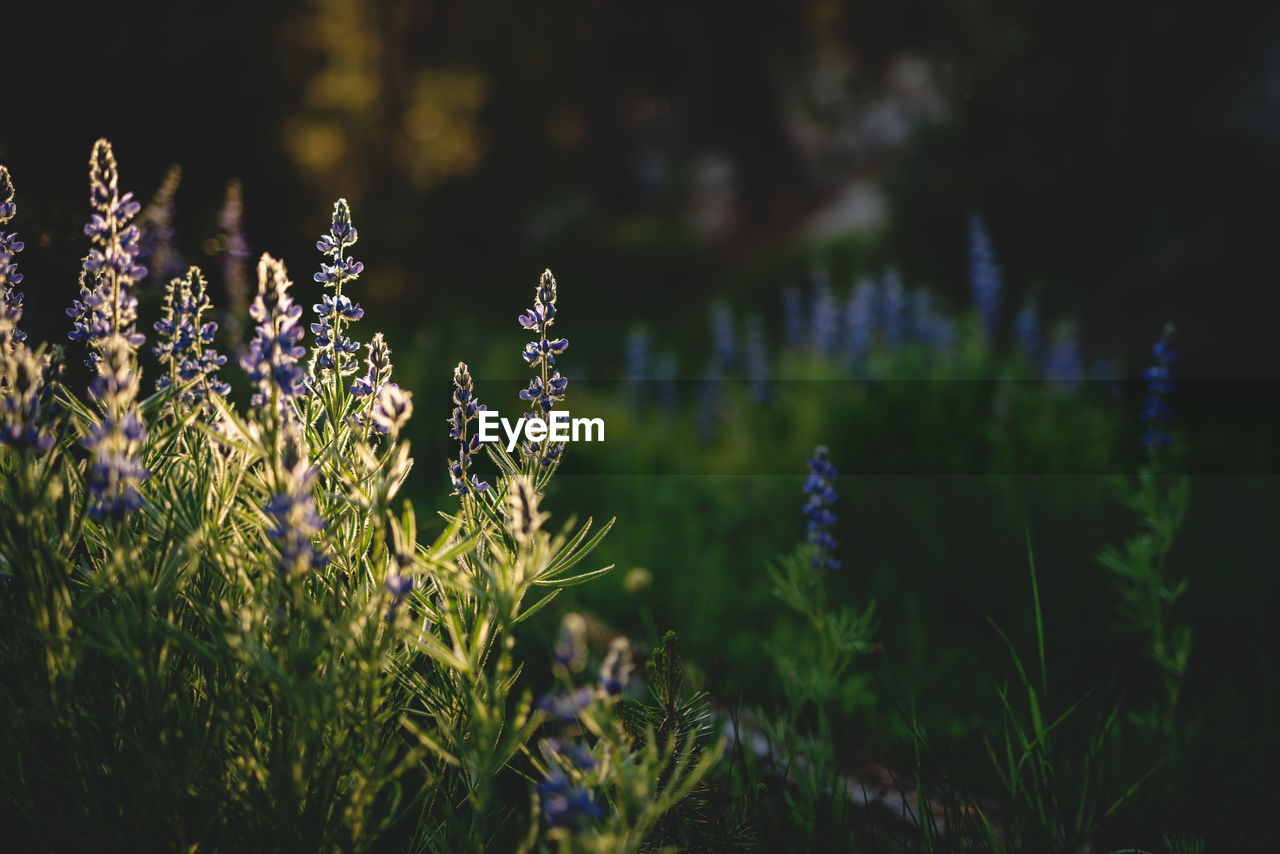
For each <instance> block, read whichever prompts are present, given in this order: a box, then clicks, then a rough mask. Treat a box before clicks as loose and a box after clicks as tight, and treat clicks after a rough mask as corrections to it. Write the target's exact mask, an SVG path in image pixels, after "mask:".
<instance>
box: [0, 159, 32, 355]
mask: <svg viewBox="0 0 1280 854" xmlns="http://www.w3.org/2000/svg"><path fill="white" fill-rule="evenodd" d="M13 196H14V192H13V181H12V180H11V179H10V178H9V170H8V169H6V168H5V167H4V166H0V225H4V224H5V223H7V222H8V221H9V220H11V219H13V217H14V215H15V214H16V213H17V212H18V207H17V205H16V204H15V203H14V201H13ZM24 245H25V244H23V242H22V241H21V240H19V239H18V235H17V234H14V233H13V232H6V231H0V351H6V352H7V351H8V350H9V349H10V348H11V346H12V345H13V344H21V343H22V342H23V341H25V340H26V338H27V335H26V333H25V332H23V331H22V330H21V329H19V328H18V324H19V323H20V322H21V321H22V292H21V291H16V290H14V285H18V284H21V283H22V274H21V273H19V272H18V263H17V261H15V260H14V256H15V255H17V254H18V253H19V252H21V251H22V249H23V247H24ZM0 355H2V354H0Z"/></svg>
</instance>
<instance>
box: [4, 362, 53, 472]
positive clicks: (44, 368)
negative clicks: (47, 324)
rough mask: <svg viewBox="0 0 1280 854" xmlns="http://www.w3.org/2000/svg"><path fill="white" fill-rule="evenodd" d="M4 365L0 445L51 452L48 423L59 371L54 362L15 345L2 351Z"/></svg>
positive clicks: (50, 435) (51, 442)
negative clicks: (56, 372) (54, 379)
mask: <svg viewBox="0 0 1280 854" xmlns="http://www.w3.org/2000/svg"><path fill="white" fill-rule="evenodd" d="M0 366H2V368H3V372H2V374H0V375H2V376H3V378H4V381H3V382H2V383H0V445H8V446H10V447H13V448H32V449H34V450H35V451H37V452H39V453H45V452H47V451H48V450H49V449H50V448H52V447H53V434H52V433H51V432H50V430H49V423H48V422H49V417H48V416H49V408H50V403H51V398H52V395H51V387H52V382H51V380H52V377H53V374H54V372H55V369H56V367H55V365H54V363H53V361H52V359H50V357H49V356H48V355H45V354H42V353H41V354H37V353H35V352H32V351H31V350H29V349H28V348H26V347H25V346H21V345H13V346H11V348H10V349H8V350H7V351H6V352H0Z"/></svg>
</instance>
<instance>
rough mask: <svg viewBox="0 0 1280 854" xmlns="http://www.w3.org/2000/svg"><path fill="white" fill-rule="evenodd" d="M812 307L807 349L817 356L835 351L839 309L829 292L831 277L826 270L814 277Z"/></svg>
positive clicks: (833, 295)
mask: <svg viewBox="0 0 1280 854" xmlns="http://www.w3.org/2000/svg"><path fill="white" fill-rule="evenodd" d="M813 278H814V292H813V305H812V306H811V309H810V319H809V349H810V350H812V351H813V353H814V354H815V355H818V356H830V355H831V354H832V353H834V352H835V351H836V347H837V344H838V338H839V333H840V307H839V304H838V303H837V302H836V297H835V294H833V293H832V292H831V276H830V275H829V274H828V273H827V271H826V270H819V271H818V273H817V274H816V275H814V277H813Z"/></svg>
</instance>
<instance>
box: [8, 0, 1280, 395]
mask: <svg viewBox="0 0 1280 854" xmlns="http://www.w3.org/2000/svg"><path fill="white" fill-rule="evenodd" d="M3 39H4V50H3V55H4V60H3V67H4V85H3V97H2V100H0V110H2V112H0V159H2V160H3V161H4V162H5V163H6V164H7V165H9V167H10V169H11V170H12V172H13V174H14V179H15V181H16V183H17V186H18V192H19V204H20V205H21V206H22V207H21V210H22V218H21V219H20V220H19V221H18V222H17V223H15V225H19V224H20V226H21V227H20V229H19V230H20V231H21V232H22V233H23V234H24V236H26V237H27V239H28V240H29V241H30V242H31V243H33V244H35V245H34V246H32V247H31V248H29V249H28V251H27V253H26V254H25V255H24V256H23V258H22V262H23V268H24V270H26V271H27V275H28V283H29V285H28V288H27V290H28V301H29V308H28V321H27V322H28V324H29V325H30V324H33V323H34V324H35V325H36V327H37V330H38V331H50V330H51V328H52V327H51V326H50V318H51V317H53V316H56V315H57V314H58V313H59V310H60V307H61V306H62V305H63V304H64V303H65V302H66V299H67V295H68V283H69V281H70V280H71V279H72V277H73V273H74V267H75V263H76V259H77V258H78V257H79V255H80V253H82V252H83V251H84V247H83V245H82V244H83V239H82V237H81V235H80V233H79V226H80V224H81V220H83V219H84V216H85V210H84V204H83V202H84V198H83V196H84V176H83V174H82V172H83V169H82V168H81V167H82V165H83V161H85V159H86V157H87V153H88V151H89V148H90V146H91V144H92V142H93V140H94V139H95V138H96V137H98V136H106V137H108V138H110V139H111V140H112V141H113V142H114V144H115V147H116V152H117V155H118V156H119V158H120V161H121V174H122V179H123V182H124V185H125V186H126V187H127V188H130V189H133V190H134V191H135V192H136V193H137V194H138V195H139V196H140V197H141V198H143V199H144V200H145V199H146V198H148V197H149V196H150V194H151V193H152V192H153V191H154V189H155V188H156V186H157V185H158V184H159V181H160V178H161V176H162V174H163V171H164V169H165V167H167V166H168V165H169V164H170V163H180V164H182V165H183V166H184V167H185V169H186V174H185V177H184V180H183V184H182V187H181V189H180V191H179V194H178V202H177V210H178V214H177V216H178V221H177V224H178V240H179V245H180V247H182V248H183V250H184V253H185V255H186V257H187V259H188V260H190V261H193V262H200V261H202V260H204V259H202V257H201V256H202V251H203V250H202V247H203V246H204V242H205V240H206V238H208V237H209V236H212V235H213V234H215V233H216V229H215V228H214V217H215V215H216V211H217V208H218V206H219V205H220V203H221V194H222V188H223V187H224V186H225V183H226V182H227V180H229V179H230V178H233V177H238V178H240V179H241V180H242V181H243V182H244V186H245V201H246V221H247V230H248V236H249V239H250V243H251V246H252V248H253V250H254V252H255V253H257V252H260V251H263V250H269V251H272V252H273V253H275V254H277V255H281V256H283V257H284V258H285V260H286V261H289V262H292V264H293V265H294V266H296V267H299V269H301V268H304V267H305V268H306V269H308V270H309V269H310V268H311V267H312V266H314V261H315V259H314V258H312V257H311V256H310V255H309V254H308V253H309V249H310V244H311V242H312V241H313V240H314V236H315V235H316V234H318V233H319V232H320V230H321V229H322V228H323V226H324V223H325V218H324V212H325V211H326V210H327V207H328V205H329V204H331V201H332V199H333V198H334V197H336V196H337V195H339V194H345V195H347V196H348V197H349V198H350V199H351V200H352V203H353V205H354V207H355V211H356V215H357V222H358V224H359V225H360V226H361V229H362V233H363V234H364V235H365V239H364V240H362V242H361V246H360V250H361V252H362V253H363V255H362V257H363V258H364V259H365V260H366V261H367V262H368V264H369V269H370V272H369V274H368V278H367V285H368V288H369V295H368V298H367V300H366V308H368V309H370V311H371V314H372V316H373V317H374V318H380V316H381V317H387V316H390V315H391V314H392V312H393V310H394V312H395V315H396V316H397V317H401V316H405V314H406V313H407V312H409V311H412V312H413V313H414V317H415V319H416V320H417V321H418V322H420V323H422V324H434V325H435V326H436V327H440V326H442V325H443V324H444V322H445V321H446V319H448V318H452V319H455V321H456V318H458V317H459V315H464V316H468V315H469V316H475V317H476V318H477V320H478V321H480V322H482V323H485V324H489V323H492V322H493V321H495V320H498V319H501V320H502V322H505V321H506V315H507V314H508V313H509V312H506V311H504V312H502V313H501V314H490V310H489V307H490V306H491V305H501V306H509V305H512V304H516V303H518V301H519V300H520V299H523V296H522V295H523V293H524V291H526V290H528V289H530V286H531V283H532V281H533V280H534V277H536V275H537V273H538V272H539V270H540V269H541V268H542V267H543V266H547V265H550V266H552V267H553V268H554V269H556V271H557V274H558V275H560V276H561V278H562V280H564V281H565V282H566V283H571V285H570V286H571V287H574V288H575V298H576V300H577V304H576V305H575V306H574V311H575V313H576V314H577V316H578V317H580V318H587V319H590V320H592V321H594V322H596V323H605V322H606V321H607V319H608V318H611V317H614V316H615V315H616V313H617V312H619V311H625V312H627V314H628V316H632V317H636V316H640V317H644V318H647V319H649V320H650V321H652V322H663V323H665V322H670V321H671V320H672V315H675V314H679V313H680V312H682V311H684V310H685V309H686V308H692V307H694V306H699V311H698V316H699V322H701V317H702V316H703V314H702V311H701V309H700V307H701V304H702V302H703V301H704V300H705V298H707V297H709V296H711V295H712V294H717V293H719V294H730V295H732V294H734V293H736V290H735V289H737V288H740V287H742V286H743V282H744V281H746V280H750V279H751V278H752V272H751V271H752V270H753V269H758V268H759V266H760V264H761V262H762V259H763V260H767V259H769V258H771V257H774V255H775V254H776V253H777V252H779V251H783V250H785V249H786V248H787V247H793V246H795V245H797V243H800V244H803V242H804V240H805V236H806V234H807V232H806V231H805V223H806V222H807V218H808V217H810V216H811V215H812V214H813V213H814V212H815V211H817V210H818V209H820V208H821V207H822V206H823V205H824V203H826V202H827V201H829V200H830V199H831V198H832V197H833V196H835V195H836V194H838V192H839V191H840V189H841V188H842V187H844V186H847V184H848V183H849V182H850V181H852V180H857V179H866V178H868V177H869V178H870V179H871V180H873V181H876V182H879V183H880V184H881V186H883V187H887V188H888V191H887V195H886V198H887V201H888V207H887V216H886V218H885V219H884V221H883V225H882V228H883V231H882V232H881V233H882V234H883V240H882V241H881V242H880V243H879V244H878V245H879V247H880V249H879V250H878V251H879V252H881V253H882V257H884V258H886V259H892V260H893V261H894V262H895V263H897V264H898V265H899V266H901V267H902V268H903V269H904V273H905V274H906V275H907V278H908V279H909V280H911V279H915V280H920V281H925V282H928V283H930V284H931V285H932V286H933V287H934V288H935V289H937V290H939V291H941V292H942V293H943V294H945V295H947V296H948V298H949V299H950V302H951V304H952V305H953V306H962V305H964V304H966V296H967V294H966V283H965V279H964V271H965V261H964V259H965V254H964V253H965V245H964V241H965V234H966V232H965V227H964V223H965V218H966V217H967V215H968V214H969V213H972V212H979V213H981V214H983V215H984V216H985V217H986V219H987V220H988V223H989V226H990V230H991V232H992V235H993V239H994V242H995V245H996V248H997V253H998V257H999V258H1000V260H1001V262H1002V265H1003V266H1004V267H1005V271H1006V277H1005V278H1006V283H1007V285H1006V287H1007V293H1008V294H1009V296H1010V303H1009V304H1011V305H1017V304H1019V303H1020V302H1021V299H1022V297H1023V296H1025V295H1027V294H1032V293H1034V294H1035V295H1037V297H1038V300H1039V303H1040V305H1041V307H1042V308H1043V309H1044V310H1045V311H1046V312H1047V313H1052V314H1055V315H1059V316H1074V317H1078V318H1080V320H1081V323H1080V329H1081V334H1082V335H1083V337H1084V339H1085V343H1086V346H1087V347H1090V348H1092V349H1094V350H1096V351H1105V352H1107V353H1108V354H1109V355H1117V356H1121V357H1124V359H1125V363H1126V364H1128V365H1137V364H1139V363H1140V362H1141V360H1142V358H1143V355H1144V354H1143V351H1144V350H1145V349H1146V348H1147V347H1148V346H1149V342H1150V341H1151V340H1152V339H1153V338H1154V337H1155V335H1156V334H1158V330H1159V329H1160V327H1161V326H1162V324H1163V323H1164V321H1165V320H1169V319H1172V320H1174V321H1175V322H1177V323H1178V324H1179V327H1180V329H1181V330H1182V332H1181V335H1180V338H1181V342H1182V353H1183V361H1182V364H1181V365H1180V370H1181V372H1182V373H1183V375H1184V376H1201V377H1214V378H1217V377H1233V378H1235V377H1252V376H1258V375H1263V376H1275V374H1276V371H1277V367H1280V355H1278V354H1277V352H1276V350H1275V348H1274V347H1273V346H1272V344H1271V342H1272V340H1273V339H1274V326H1275V320H1274V318H1275V313H1274V308H1275V305H1276V298H1275V296H1274V295H1275V294H1276V291H1277V289H1276V287H1275V284H1274V276H1273V272H1272V271H1273V253H1272V246H1273V245H1274V239H1273V233H1274V230H1275V222H1274V220H1275V213H1274V210H1275V203H1276V199H1277V189H1278V188H1280V158H1278V157H1277V156H1276V151H1277V148H1278V147H1280V13H1278V12H1277V11H1276V10H1274V9H1272V10H1269V11H1268V10H1265V9H1264V8H1263V4H1244V3H1240V4H1228V5H1224V4H1213V5H1209V4H1178V5H1170V4H1166V3H1155V2H1148V3H1113V2H1079V3H1071V4H1059V3H1053V4H1024V3H1016V2H952V3H936V4H934V3H920V2H895V3H859V4H852V3H840V2H796V3H760V2H734V3H727V2H724V3H699V4H685V3H668V2H653V3H646V4H628V3H612V2H594V3H555V2H552V3H538V4H534V3H495V2H470V3H462V2H439V3H408V2H399V3H397V2H385V3H376V2H331V3H324V2H317V3H297V2H293V3H280V4H259V3H244V2H234V0H233V2H226V3H219V4H216V5H200V6H189V5H185V4H164V5H158V4H157V5H156V6H154V7H152V6H143V5H133V4H119V5H116V6H112V7H111V9H110V10H109V12H108V11H107V10H105V9H101V10H95V11H93V12H91V13H87V14H80V13H74V14H73V13H72V12H70V11H69V10H64V9H61V8H59V7H57V6H54V5H48V4H39V5H37V4H22V5H21V6H19V7H18V8H11V9H9V10H7V11H6V14H5V25H4V35H3ZM832 57H834V58H835V59H836V60H837V61H836V62H835V63H827V65H824V59H827V58H832ZM903 57H912V58H915V59H916V60H918V61H920V62H922V63H924V64H925V66H926V67H927V68H928V73H929V76H930V77H929V79H930V83H929V85H930V88H931V90H932V91H934V92H936V94H937V95H938V96H940V97H941V99H942V103H943V104H944V105H945V107H944V113H945V118H943V119H942V120H940V121H936V122H929V121H926V122H921V123H919V124H918V125H917V126H916V127H915V128H913V130H912V131H911V132H910V133H909V134H906V135H905V137H904V138H903V139H900V140H898V141H896V142H895V143H893V144H890V145H876V144H871V143H866V142H865V140H864V142H863V143H862V144H860V143H859V142H858V141H857V140H854V141H852V142H848V143H843V144H835V145H830V146H827V147H826V148H823V147H822V146H821V145H819V146H818V147H817V148H818V153H815V151H814V147H813V146H810V147H808V148H806V147H805V146H803V145H801V144H798V143H797V141H796V133H795V128H796V126H797V119H796V118H795V116H796V115H797V114H801V115H803V120H804V121H805V122H807V123H810V124H811V125H812V126H814V127H817V128H819V132H820V131H821V128H822V127H823V122H824V121H826V122H828V123H829V129H830V130H831V132H832V134H833V135H834V134H835V133H836V131H838V130H839V127H838V125H839V122H840V118H841V114H842V111H844V112H846V113H847V112H856V111H857V110H858V109H859V108H860V107H861V106H865V105H866V104H868V103H871V102H873V101H875V100H876V99H878V98H881V97H883V96H884V95H885V93H886V91H887V90H888V89H890V88H892V87H891V84H890V83H889V82H887V80H888V79H889V77H890V76H891V74H892V70H893V67H894V63H895V62H897V61H899V60H901V59H902V58H903ZM826 67H836V68H838V69H839V73H838V74H835V75H834V81H830V80H828V81H827V82H826V83H824V84H823V86H826V89H823V88H822V86H818V85H807V84H806V83H805V81H809V80H810V79H811V78H813V77H815V75H817V74H818V72H820V71H821V69H823V68H826ZM815 70H816V71H815ZM829 76H830V75H829ZM833 92H834V94H832V93H833ZM707 156H712V157H714V158H715V162H717V163H727V164H729V166H730V168H731V170H732V176H733V177H732V180H731V187H730V189H729V191H728V200H727V201H726V202H724V207H725V208H727V210H728V213H727V217H728V220H729V223H728V225H727V226H725V227H723V228H720V229H718V230H716V231H715V232H714V233H713V234H710V235H708V234H706V233H699V232H698V231H697V229H694V228H690V227H689V225H688V223H689V220H690V216H689V214H690V211H691V210H694V209H696V207H697V205H699V204H701V203H703V202H700V200H699V192H700V191H699V184H698V179H697V172H698V164H699V162H700V160H699V158H705V157H707ZM32 238H36V239H34V240H33V239H32ZM46 250H47V251H46ZM295 278H297V279H300V280H306V279H307V278H308V277H307V276H303V275H300V274H299V275H295ZM480 296H484V297H485V298H484V299H477V297H480ZM490 296H492V297H493V299H492V300H491V299H489V298H488V297H490ZM460 297H462V298H463V299H460ZM52 325H53V326H59V327H60V325H61V319H58V320H56V321H52ZM600 333H601V338H602V340H616V337H617V335H618V334H619V333H618V330H616V329H603V330H600ZM580 334H582V333H580Z"/></svg>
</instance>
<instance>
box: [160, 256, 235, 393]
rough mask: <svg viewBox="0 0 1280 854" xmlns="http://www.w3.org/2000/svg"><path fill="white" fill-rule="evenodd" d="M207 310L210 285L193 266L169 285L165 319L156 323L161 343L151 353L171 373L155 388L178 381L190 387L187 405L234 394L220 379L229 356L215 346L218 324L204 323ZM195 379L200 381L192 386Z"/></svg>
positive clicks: (186, 390)
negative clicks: (220, 352)
mask: <svg viewBox="0 0 1280 854" xmlns="http://www.w3.org/2000/svg"><path fill="white" fill-rule="evenodd" d="M208 309H209V294H208V283H207V282H205V280H204V276H203V275H201V273H200V268H198V267H192V268H190V269H189V270H187V274H186V275H185V276H183V277H182V278H180V279H172V280H170V282H169V284H168V285H167V286H166V289H165V298H164V316H163V318H161V319H160V320H158V321H157V322H156V324H155V329H156V332H158V333H159V335H160V343H158V344H157V345H156V346H155V347H153V348H152V352H153V353H155V354H156V355H157V356H158V357H159V358H160V363H161V365H163V366H164V367H165V368H166V369H167V370H168V373H166V374H165V375H163V376H161V377H160V378H159V379H157V380H156V388H157V389H165V388H168V387H169V386H171V385H173V384H174V383H175V382H177V383H179V384H190V385H188V386H187V387H186V388H184V389H183V391H182V397H181V399H182V402H183V403H186V404H198V403H201V402H202V401H204V400H206V398H207V397H208V395H211V394H216V395H220V396H223V397H225V396H226V395H227V393H228V392H229V391H231V386H230V385H228V384H227V383H225V382H222V381H221V380H219V379H218V376H217V372H218V368H220V367H222V366H223V365H225V364H226V363H227V357H226V356H222V355H219V354H218V351H217V350H214V349H213V347H212V344H213V334H214V333H215V332H216V331H217V330H218V324H217V323H216V322H214V321H212V320H210V321H207V322H206V321H205V320H204V318H203V315H204V313H205V311H207V310H208ZM196 379H199V380H200V382H198V383H192V381H193V380H196Z"/></svg>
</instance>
